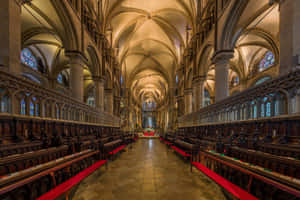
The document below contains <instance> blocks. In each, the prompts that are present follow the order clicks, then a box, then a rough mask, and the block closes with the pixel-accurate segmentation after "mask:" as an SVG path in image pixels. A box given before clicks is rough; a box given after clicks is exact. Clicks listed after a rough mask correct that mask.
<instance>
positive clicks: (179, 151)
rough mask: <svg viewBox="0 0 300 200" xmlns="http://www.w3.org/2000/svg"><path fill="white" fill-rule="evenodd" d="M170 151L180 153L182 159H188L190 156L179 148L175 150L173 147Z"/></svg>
mask: <svg viewBox="0 0 300 200" xmlns="http://www.w3.org/2000/svg"><path fill="white" fill-rule="evenodd" d="M172 149H174V150H175V151H177V152H178V153H180V154H181V155H182V156H184V157H190V156H191V155H190V154H188V153H185V152H184V151H182V150H181V149H179V148H177V147H175V146H172Z"/></svg>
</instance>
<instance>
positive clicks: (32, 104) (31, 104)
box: [29, 102, 34, 116]
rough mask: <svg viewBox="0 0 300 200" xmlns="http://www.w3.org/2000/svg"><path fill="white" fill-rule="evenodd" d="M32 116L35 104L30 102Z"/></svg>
mask: <svg viewBox="0 0 300 200" xmlns="http://www.w3.org/2000/svg"><path fill="white" fill-rule="evenodd" d="M29 115H30V116H34V103H32V102H30V112H29Z"/></svg>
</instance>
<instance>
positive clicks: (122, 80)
mask: <svg viewBox="0 0 300 200" xmlns="http://www.w3.org/2000/svg"><path fill="white" fill-rule="evenodd" d="M120 82H121V85H123V82H124V79H123V75H121V80H120Z"/></svg>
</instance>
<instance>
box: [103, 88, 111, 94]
mask: <svg viewBox="0 0 300 200" xmlns="http://www.w3.org/2000/svg"><path fill="white" fill-rule="evenodd" d="M104 92H105V93H106V94H112V89H110V88H107V89H104Z"/></svg>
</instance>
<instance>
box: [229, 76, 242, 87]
mask: <svg viewBox="0 0 300 200" xmlns="http://www.w3.org/2000/svg"><path fill="white" fill-rule="evenodd" d="M239 83H240V78H239V77H238V76H234V77H233V78H232V80H231V86H232V87H234V86H237V85H238V84H239Z"/></svg>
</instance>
